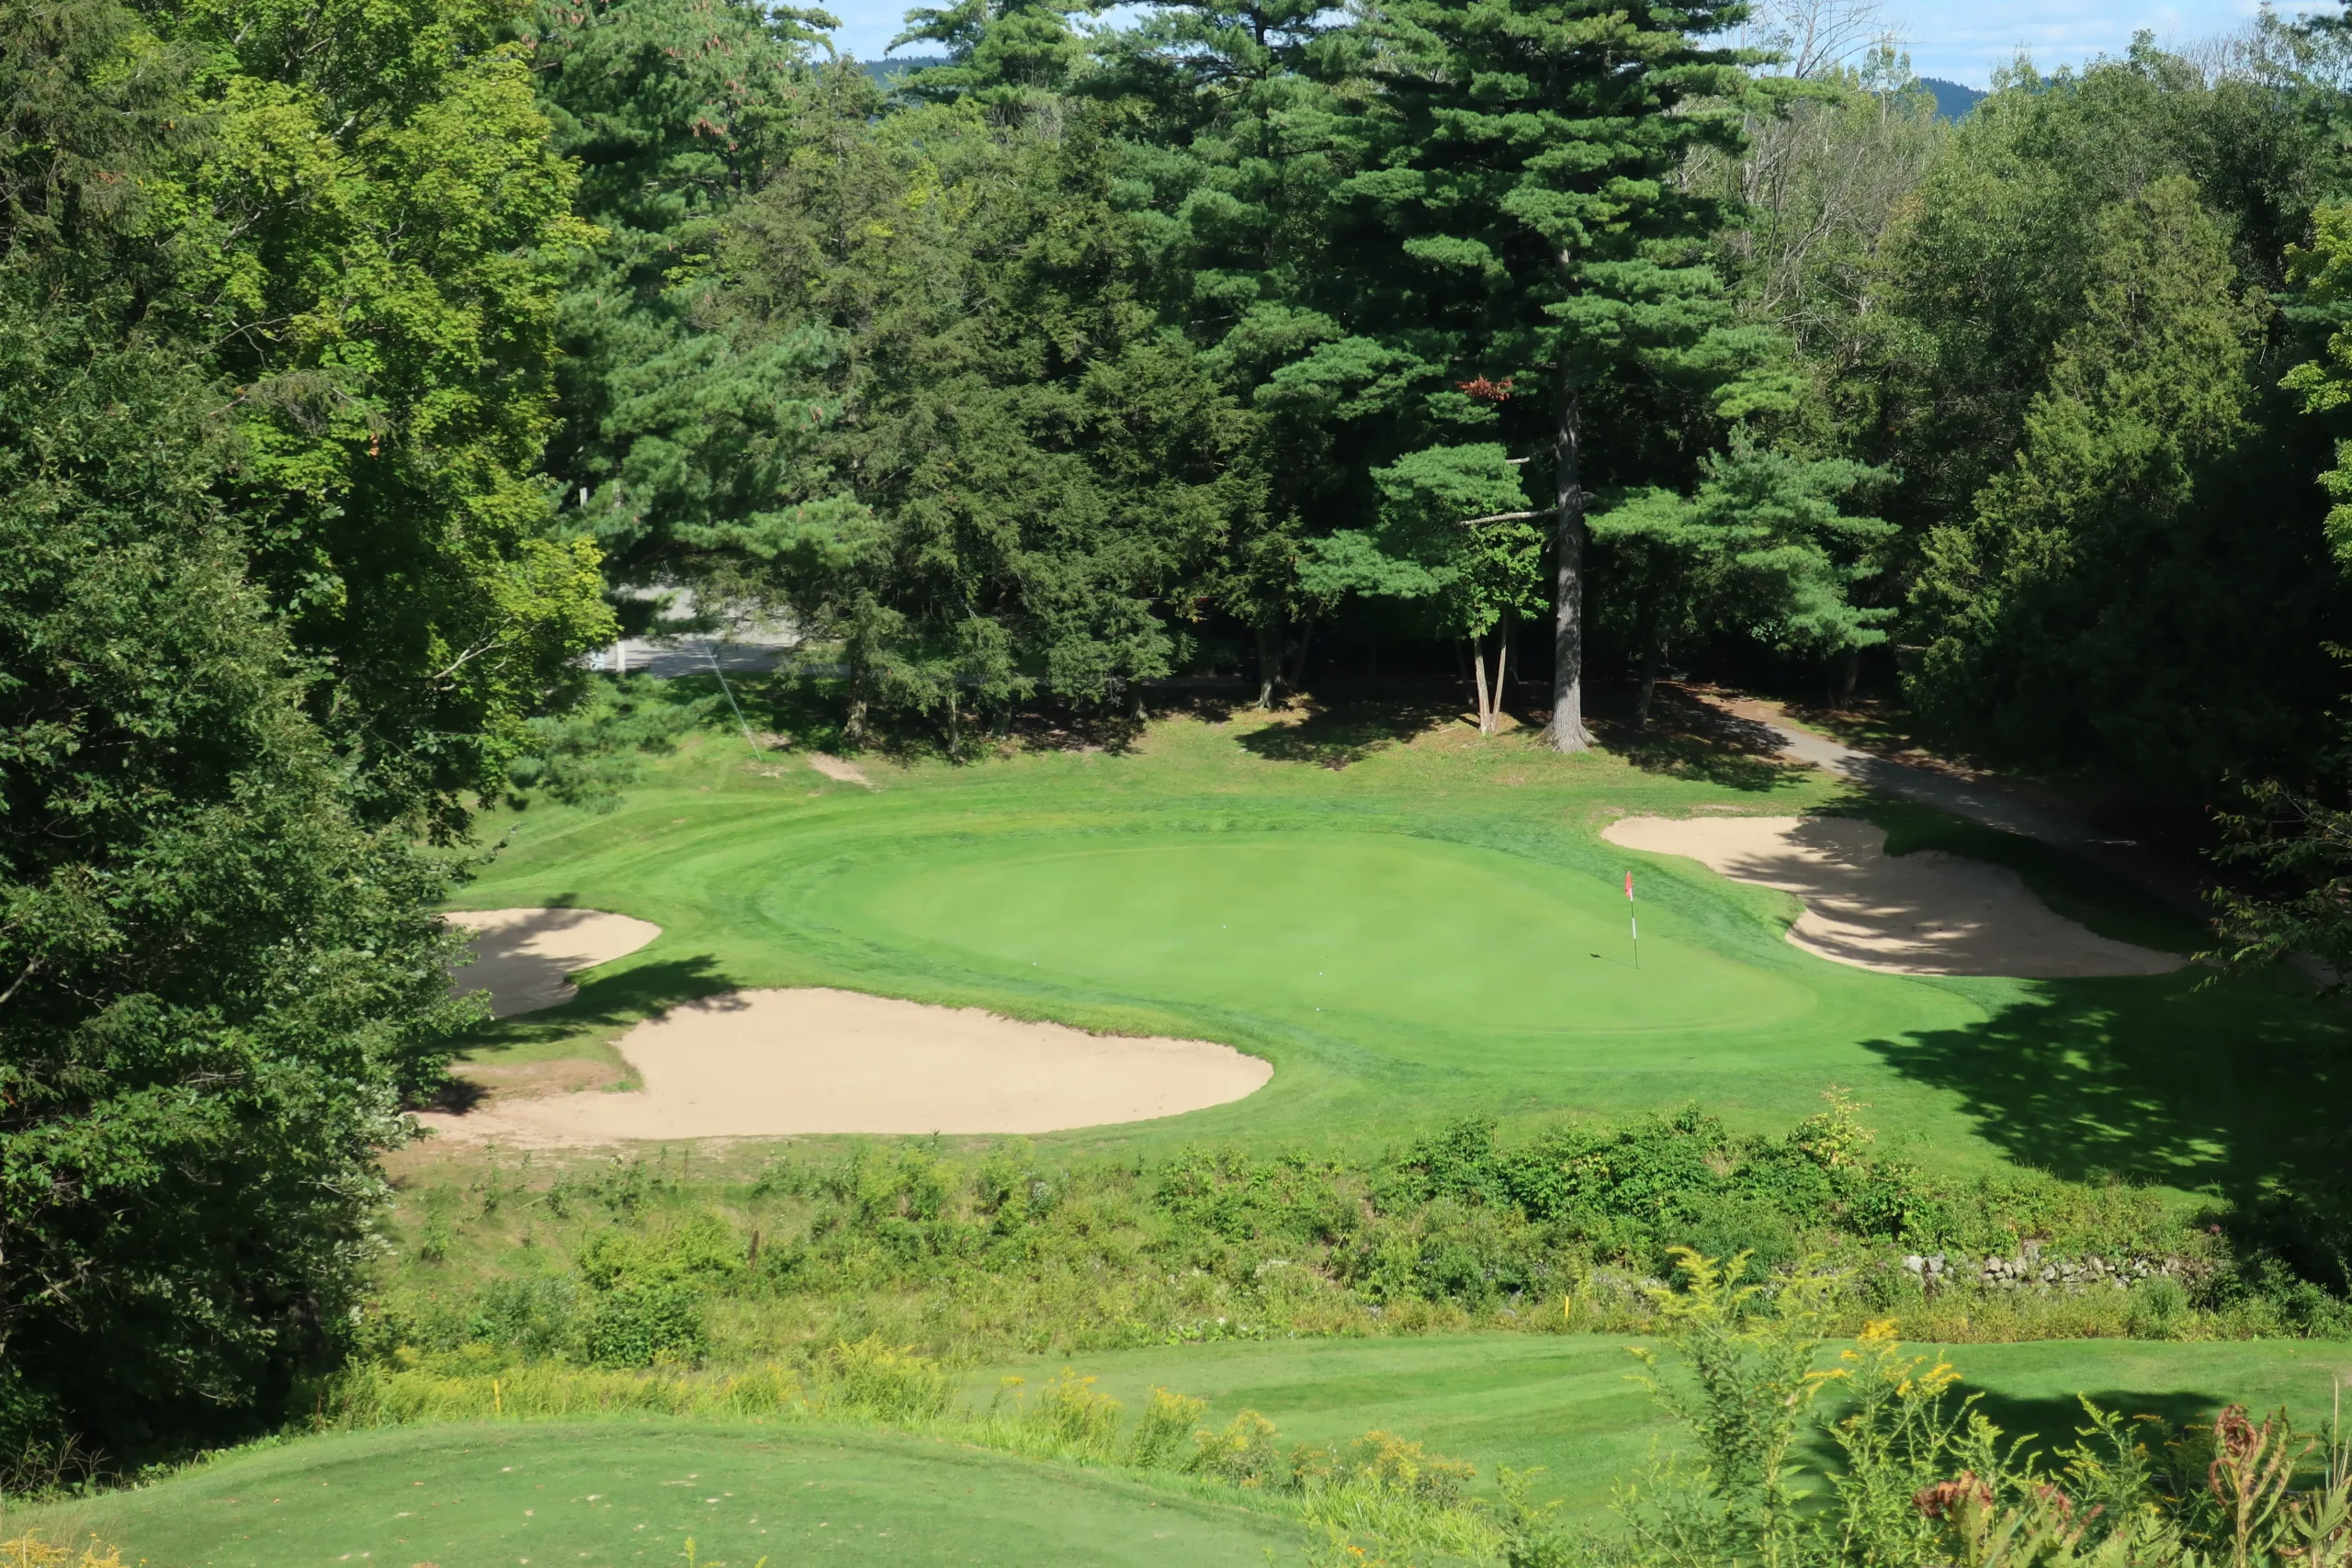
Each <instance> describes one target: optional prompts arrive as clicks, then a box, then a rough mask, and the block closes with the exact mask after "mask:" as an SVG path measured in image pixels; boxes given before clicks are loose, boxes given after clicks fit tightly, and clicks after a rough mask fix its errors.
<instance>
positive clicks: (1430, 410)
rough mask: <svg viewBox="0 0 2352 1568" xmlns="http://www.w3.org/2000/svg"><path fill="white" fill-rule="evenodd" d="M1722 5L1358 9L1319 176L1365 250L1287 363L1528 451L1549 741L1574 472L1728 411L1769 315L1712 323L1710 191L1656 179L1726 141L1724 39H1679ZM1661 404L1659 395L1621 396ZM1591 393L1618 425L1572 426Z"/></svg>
mask: <svg viewBox="0 0 2352 1568" xmlns="http://www.w3.org/2000/svg"><path fill="white" fill-rule="evenodd" d="M1737 15H1738V7H1737V6H1736V5H1732V4H1723V5H1715V4H1712V3H1705V4H1701V5H1698V6H1679V7H1668V6H1641V5H1636V6H1631V7H1628V6H1623V5H1620V4H1615V3H1604V0H1398V3H1397V4H1395V5H1391V6H1384V7H1382V8H1381V9H1380V11H1379V12H1378V13H1377V14H1376V15H1375V17H1374V18H1373V19H1372V21H1371V22H1370V23H1369V24H1368V25H1369V26H1370V27H1371V28H1372V29H1373V32H1374V39H1375V40H1376V43H1375V47H1374V52H1373V53H1372V54H1371V56H1370V57H1369V58H1370V59H1371V60H1372V62H1374V63H1373V65H1372V75H1373V78H1374V81H1375V82H1376V83H1377V84H1378V85H1379V87H1380V89H1381V91H1380V94H1379V96H1378V98H1377V99H1376V100H1375V103H1374V107H1372V108H1371V109H1370V110H1369V111H1368V113H1367V114H1366V115H1365V117H1364V118H1363V120H1362V121H1361V122H1360V123H1361V130H1360V134H1361V136H1362V138H1363V142H1364V148H1365V151H1364V153H1363V159H1364V163H1365V164H1366V167H1365V169H1364V171H1363V172H1362V173H1360V174H1357V175H1354V176H1352V177H1351V179H1350V180H1348V181H1347V182H1346V183H1345V184H1344V185H1343V186H1341V187H1340V201H1341V203H1342V210H1343V212H1346V213H1348V214H1350V215H1351V218H1352V222H1351V228H1352V229H1353V230H1354V231H1355V232H1354V233H1352V234H1345V235H1343V236H1342V238H1343V241H1345V240H1349V239H1352V240H1353V241H1354V243H1357V244H1359V245H1364V246H1366V247H1367V250H1366V252H1365V253H1364V254H1378V255H1379V257H1380V260H1381V264H1382V265H1381V266H1380V269H1379V270H1378V271H1377V272H1371V273H1367V274H1366V275H1364V276H1361V277H1360V278H1359V279H1358V288H1359V289H1360V291H1361V292H1360V296H1359V300H1358V303H1357V306H1356V321H1357V323H1358V325H1357V335H1356V337H1355V338H1353V339H1351V340H1344V341H1342V342H1340V343H1335V344H1328V345H1325V346H1324V347H1323V348H1322V349H1320V350H1318V351H1317V354H1316V355H1313V356H1311V357H1310V359H1309V360H1308V361H1307V362H1306V365H1305V366H1303V367H1300V368H1301V370H1302V375H1301V377H1300V379H1302V380H1304V379H1306V378H1307V377H1309V376H1317V377H1319V378H1322V379H1324V380H1325V381H1327V382H1332V383H1342V382H1353V383H1354V384H1355V386H1356V387H1357V388H1358V389H1360V390H1356V391H1354V392H1353V393H1352V395H1354V396H1357V397H1362V396H1364V395H1365V394H1366V392H1368V391H1372V390H1373V389H1376V388H1379V386H1380V383H1382V382H1387V383H1389V386H1388V388H1387V389H1383V390H1385V392H1386V395H1387V397H1388V400H1389V401H1390V403H1391V405H1392V406H1399V407H1402V408H1403V409H1404V410H1405V411H1406V412H1409V413H1410V414H1411V415H1413V416H1415V417H1418V418H1419V419H1421V420H1424V421H1426V422H1427V423H1428V424H1429V425H1430V427H1433V433H1442V432H1444V431H1446V430H1447V429H1448V428H1449V427H1451V428H1452V429H1453V430H1456V431H1459V432H1461V434H1469V433H1470V432H1471V431H1473V430H1476V429H1477V428H1479V427H1481V426H1489V425H1493V426H1498V427H1499V430H1500V432H1501V434H1504V436H1505V440H1506V445H1508V446H1519V447H1521V455H1522V456H1526V457H1539V456H1540V457H1546V458H1548V460H1549V468H1550V473H1549V479H1550V481H1551V491H1550V497H1551V499H1550V502H1549V504H1547V505H1544V506H1542V507H1539V508H1535V509H1532V510H1533V511H1534V512H1535V513H1537V514H1539V515H1541V516H1544V517H1545V518H1548V519H1549V520H1550V524H1551V526H1552V529H1553V571H1554V591H1553V613H1554V660H1555V662H1554V677H1553V681H1554V701H1553V709H1552V724H1551V729H1550V737H1551V739H1552V742H1553V744H1555V745H1556V746H1558V747H1559V748H1560V749H1562V750H1581V749H1582V748H1584V747H1585V746H1587V745H1589V743H1590V737H1589V733H1588V732H1587V730H1586V728H1585V727H1584V722H1583V696H1582V682H1583V668H1584V644H1585V635H1586V612H1585V570H1586V564H1585V547H1586V537H1587V528H1586V520H1585V513H1586V507H1587V502H1588V491H1589V487H1591V486H1592V485H1593V484H1594V483H1595V482H1596V479H1599V478H1603V477H1608V478H1614V479H1616V480H1617V481H1618V482H1621V483H1622V482H1632V481H1636V480H1639V479H1664V478H1668V477H1678V478H1679V475H1669V474H1667V473H1663V472H1660V471H1658V470H1660V469H1661V468H1670V467H1678V466H1679V467H1681V468H1686V469H1687V468H1689V467H1690V466H1691V465H1692V464H1694V463H1695V461H1696V458H1697V457H1698V455H1699V453H1700V452H1701V451H1703V449H1704V446H1705V445H1706V441H1705V438H1704V433H1703V431H1702V432H1701V433H1700V435H1699V439H1698V440H1697V441H1696V442H1695V444H1694V442H1693V440H1692V434H1693V433H1692V430H1691V419H1692V416H1693V415H1694V414H1695V416H1696V417H1697V420H1698V422H1699V423H1700V424H1701V425H1702V426H1703V424H1704V423H1705V421H1706V418H1707V416H1708V414H1709V412H1710V408H1709V405H1710V404H1712V405H1713V412H1719V413H1722V414H1724V415H1730V416H1736V415H1737V414H1739V413H1742V412H1751V411H1752V410H1753V409H1754V408H1755V407H1756V406H1758V397H1759V396H1760V395H1765V394H1766V392H1767V389H1765V388H1763V387H1762V386H1760V385H1758V384H1750V382H1749V381H1746V380H1743V379H1742V378H1743V375H1744V374H1746V373H1749V372H1752V371H1754V370H1755V369H1756V367H1758V366H1759V365H1765V364H1769V363H1770V361H1771V359H1772V355H1771V354H1770V349H1769V345H1768V342H1767V339H1768V337H1769V334H1765V333H1756V332H1751V331H1747V330H1745V329H1742V328H1741V327H1739V326H1738V324H1737V323H1736V322H1735V321H1733V320H1732V318H1731V316H1730V314H1729V312H1728V310H1727V309H1726V307H1725V305H1724V299H1723V291H1722V288H1721V284H1720V280H1719V278H1718V277H1717V276H1716V274H1715V273H1714V272H1713V269H1712V268H1711V267H1709V266H1708V265H1706V262H1705V257H1704V254H1703V252H1702V243H1703V242H1704V241H1705V240H1706V238H1707V237H1708V236H1709V235H1710V234H1711V233H1712V232H1713V231H1714V230H1715V229H1716V228H1717V227H1719V226H1720V224H1721V223H1722V222H1723V220H1724V217H1725V209H1724V206H1723V205H1722V204H1721V203H1719V202H1717V201H1714V200H1712V199H1709V198H1706V197H1702V196H1700V195H1698V194H1696V193H1695V192H1693V191H1692V190H1691V189H1690V188H1689V187H1688V186H1687V185H1686V184H1685V183H1684V182H1683V181H1681V180H1679V178H1678V177H1677V175H1678V173H1679V171H1680V169H1681V168H1682V167H1683V165H1684V164H1685V163H1686V162H1687V160H1688V159H1689V158H1690V157H1691V154H1692V153H1693V152H1695V151H1696V150H1698V149H1700V148H1714V149H1718V150H1724V149H1728V148H1730V147H1732V146H1733V145H1735V144H1736V140H1737V137H1738V134H1739V127H1738V120H1737V117H1736V113H1735V112H1734V110H1733V107H1732V106H1733V105H1734V104H1735V103H1736V99H1737V97H1738V96H1739V95H1740V93H1741V91H1742V86H1743V83H1744V74H1743V73H1742V70H1741V68H1740V64H1739V61H1738V57H1737V56H1736V54H1735V53H1734V52H1733V51H1729V50H1710V49H1706V48H1702V47H1701V45H1700V43H1699V42H1698V40H1699V39H1703V38H1705V37H1707V36H1708V35H1710V34H1712V33H1715V32H1718V31H1720V30H1721V29H1722V28H1724V27H1725V26H1727V25H1728V24H1729V23H1730V22H1732V21H1734V20H1735V19H1736V17H1737ZM1367 231H1369V232H1367ZM1374 233H1377V234H1378V235H1379V236H1380V237H1381V240H1382V241H1385V244H1380V248H1379V250H1378V251H1377V252H1373V251H1371V250H1370V249H1369V247H1370V246H1372V245H1374V244H1375V243H1379V242H1375V241H1374V240H1373V238H1372V235H1373V234H1374ZM1497 393H1500V394H1501V395H1500V396H1497V395H1496V394H1497ZM1539 395H1540V397H1541V400H1542V405H1543V406H1542V407H1541V408H1540V409H1539V408H1537V407H1535V406H1533V405H1534V404H1535V403H1536V402H1537V399H1538V396H1539ZM1653 400H1662V401H1660V406H1663V407H1674V408H1679V409H1681V411H1682V412H1680V413H1679V415H1669V416H1668V417H1667V418H1664V419H1659V418H1656V417H1652V418H1650V419H1648V420H1646V421H1645V419H1644V417H1643V413H1642V412H1637V411H1642V410H1643V409H1644V407H1645V402H1648V401H1653ZM1601 409H1606V410H1609V411H1610V412H1611V414H1612V415H1613V417H1614V418H1615V419H1616V421H1617V422H1618V423H1619V424H1620V425H1622V426H1623V428H1618V429H1609V428H1606V427H1604V428H1601V429H1600V430H1598V431H1595V430H1591V429H1589V428H1588V419H1589V413H1590V412H1594V411H1596V410H1601ZM1644 424H1646V426H1647V428H1643V429H1636V428H1634V427H1635V426H1638V425H1644ZM1459 438H1460V437H1459V435H1453V436H1452V437H1450V438H1444V439H1441V441H1440V442H1438V443H1437V444H1439V445H1449V444H1453V442H1454V441H1458V440H1459ZM1539 441H1541V442H1542V443H1543V445H1544V447H1545V448H1548V450H1542V451H1538V450H1531V449H1530V448H1533V447H1534V446H1535V444H1536V443H1537V442H1539Z"/></svg>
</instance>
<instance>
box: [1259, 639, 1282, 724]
mask: <svg viewBox="0 0 2352 1568" xmlns="http://www.w3.org/2000/svg"><path fill="white" fill-rule="evenodd" d="M1282 683H1283V631H1282V622H1281V621H1280V620H1279V619H1274V620H1264V621H1260V622H1259V623H1258V705H1259V706H1260V707H1261V708H1270V707H1272V706H1273V705H1274V694H1275V693H1276V692H1278V691H1280V690H1281V688H1282Z"/></svg>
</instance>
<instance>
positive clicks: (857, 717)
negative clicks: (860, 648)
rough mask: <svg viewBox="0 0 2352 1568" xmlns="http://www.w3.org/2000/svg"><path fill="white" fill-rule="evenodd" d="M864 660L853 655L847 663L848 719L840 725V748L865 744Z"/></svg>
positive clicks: (853, 747) (851, 747) (849, 748)
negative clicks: (848, 663)
mask: <svg viewBox="0 0 2352 1568" xmlns="http://www.w3.org/2000/svg"><path fill="white" fill-rule="evenodd" d="M865 679H866V677H865V660H863V659H858V658H854V657H853V658H852V659H851V660H850V665H849V719H848V721H847V722H846V723H844V724H843V725H842V750H844V751H854V750H857V749H858V748H859V747H861V746H863V745H865V705H866V694H865Z"/></svg>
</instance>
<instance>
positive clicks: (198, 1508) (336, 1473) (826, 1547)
mask: <svg viewBox="0 0 2352 1568" xmlns="http://www.w3.org/2000/svg"><path fill="white" fill-rule="evenodd" d="M7 1529H8V1532H9V1533H10V1534H11V1535H15V1534H18V1533H21V1532H23V1531H26V1530H39V1531H40V1532H42V1533H43V1534H44V1535H45V1536H46V1537H47V1539H49V1540H52V1541H62V1540H78V1539H80V1538H83V1537H85V1536H88V1535H90V1534H96V1535H97V1536H98V1537H99V1538H100V1539H101V1540H107V1541H110V1542H112V1543H114V1544H116V1545H118V1546H119V1547H121V1548H122V1550H123V1555H124V1557H125V1559H126V1560H127V1561H130V1562H144V1563H145V1564H146V1568H301V1565H307V1564H311V1563H326V1562H351V1563H360V1564H368V1568H407V1565H408V1564H411V1563H422V1562H431V1563H435V1564H437V1565H439V1568H484V1565H487V1564H493V1563H497V1564H514V1565H515V1568H522V1565H525V1564H529V1563H533V1562H537V1563H538V1564H540V1565H541V1568H566V1565H571V1568H606V1565H609V1564H619V1563H643V1564H649V1565H650V1564H665V1565H667V1564H682V1563H685V1562H688V1559H687V1557H686V1555H685V1549H686V1542H687V1541H688V1540H692V1541H693V1542H694V1549H695V1555H694V1558H693V1560H692V1561H693V1562H695V1563H697V1564H699V1565H700V1568H754V1564H756V1563H758V1562H763V1561H764V1562H768V1563H770V1564H772V1565H775V1568H783V1565H786V1564H793V1563H803V1562H841V1563H876V1564H882V1563H887V1564H890V1565H891V1568H901V1565H920V1568H932V1565H937V1568H950V1565H954V1568H969V1565H972V1564H978V1565H980V1568H1027V1565H1029V1564H1032V1563H1038V1562H1054V1563H1069V1564H1073V1565H1086V1568H1129V1565H1132V1568H1145V1565H1147V1564H1149V1565H1153V1568H1158V1565H1159V1564H1201V1565H1203V1568H1208V1565H1211V1564H1216V1565H1218V1568H1225V1565H1230V1564H1239V1563H1251V1562H1263V1561H1264V1554H1265V1552H1266V1551H1267V1550H1268V1549H1269V1548H1272V1549H1274V1550H1276V1551H1280V1552H1281V1553H1282V1554H1283V1555H1284V1556H1288V1555H1291V1554H1292V1551H1293V1550H1294V1547H1295V1542H1296V1541H1298V1540H1300V1539H1301V1537H1300V1533H1299V1531H1298V1529H1296V1528H1295V1527H1293V1526H1290V1525H1287V1524H1285V1523H1283V1521H1281V1520H1278V1519H1272V1518H1269V1517H1265V1516H1264V1515H1262V1514H1253V1513H1250V1512H1248V1511H1246V1510H1243V1509H1240V1508H1238V1507H1228V1506H1220V1505H1218V1504H1216V1503H1209V1502H1200V1501H1195V1500H1193V1499H1191V1498H1188V1497H1184V1496H1182V1495H1172V1494H1170V1493H1167V1492H1163V1491H1158V1490H1154V1489H1152V1488H1150V1487H1147V1486H1143V1485H1139V1484H1137V1483H1133V1482H1129V1481H1125V1480H1123V1479H1121V1478H1118V1477H1116V1476H1111V1475H1104V1474H1100V1473H1094V1472H1086V1471H1082V1470H1077V1469H1073V1468H1070V1467H1067V1466H1058V1465H1050V1464H1041V1463H1036V1462H1034V1461H1026V1460H1019V1459H1012V1458H1008V1457H1005V1456H1002V1455H999V1454H990V1453H983V1452H980V1451H978V1450H972V1449H968V1448H964V1447H961V1446H958V1445H955V1444H950V1443H944V1442H931V1441H924V1440H922V1439H918V1438H903V1437H897V1436H894V1435H891V1434H888V1433H878V1432H877V1433H864V1432H844V1431H835V1430H830V1429H829V1430H825V1431H821V1432H818V1431H808V1430H797V1429H795V1428H793V1427H723V1426H703V1425H698V1424H686V1423H673V1424H660V1423H651V1422H645V1423H631V1422H621V1421H613V1422H599V1423H583V1424H567V1425H548V1426H536V1425H535V1426H487V1425H482V1426H477V1425H461V1426H448V1427H408V1428H403V1429H401V1430H397V1431H389V1432H368V1433H359V1434H351V1435H336V1436H330V1437H317V1438H297V1439H295V1440H293V1441H291V1442H288V1443H286V1444H284V1445H282V1446H278V1447H274V1448H270V1449H266V1450H261V1451H258V1452H252V1453H245V1454H239V1455H233V1456H232V1457H230V1458H228V1459H225V1460H222V1461H218V1462H216V1463H213V1464H209V1465H206V1466H202V1467H200V1468H198V1469H196V1470H193V1471H190V1472H186V1473H183V1474H181V1475H177V1476H174V1477H172V1478H170V1479H167V1480H165V1481H163V1482H161V1483H157V1484H155V1485H153V1486H148V1487H144V1488H141V1489H140V1490H138V1491H135V1492H128V1493H118V1494H115V1495H110V1496H106V1497H102V1498H96V1499H92V1500H90V1501H87V1502H79V1503H73V1504H65V1505H57V1506H50V1507H46V1508H35V1509H28V1510H24V1511H21V1512H16V1511H12V1512H11V1514H10V1516H9V1518H8V1525H7Z"/></svg>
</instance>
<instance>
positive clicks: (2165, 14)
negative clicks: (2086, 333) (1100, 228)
mask: <svg viewBox="0 0 2352 1568" xmlns="http://www.w3.org/2000/svg"><path fill="white" fill-rule="evenodd" d="M932 3H936V0H932ZM829 8H830V9H831V11H832V12H833V14H834V15H836V16H838V17H841V19H842V30H841V33H840V37H839V41H840V44H841V47H842V49H844V50H846V51H848V52H850V53H852V54H854V55H856V56H857V57H858V58H859V59H861V60H870V59H873V58H875V57H876V56H877V55H879V54H880V53H881V52H882V51H883V49H884V47H885V46H887V45H888V43H889V41H890V39H892V38H893V37H894V36H896V34H897V33H898V31H899V18H900V17H902V16H903V15H904V14H905V11H906V0H832V4H831V6H830V7H829ZM2281 8H2282V9H2291V8H2296V7H2295V6H2292V5H2289V6H2281ZM2255 11H2256V0H1961V3H1955V0H1888V3H1887V6H1886V19H1887V22H1888V24H1889V25H1890V26H1892V27H1893V28H1894V30H1895V31H1896V32H1897V33H1898V34H1900V35H1901V36H1902V38H1903V39H1904V40H1905V43H1906V44H1907V45H1908V46H1909V48H1910V51H1911V64H1912V68H1913V69H1914V70H1916V71H1917V72H1918V73H1920V74H1921V75H1923V76H1941V77H1944V78H1946V79H1947V80H1950V81H1954V82H1964V83H1966V84H1968V85H1970V86H1973V87H1982V86H1985V85H1988V84H1989V83H1990V82H1991V80H1992V76H1993V72H1994V69H1995V68H1996V66H1999V65H2003V64H2006V63H2007V62H2008V61H2009V59H2010V58H2011V57H2012V56H2014V55H2015V54H2016V53H2017V51H2018V49H2019V48H2020V47H2022V48H2024V49H2025V50H2026V51H2029V52H2030V53H2031V54H2032V56H2033V58H2034V62H2035V63H2036V64H2038V65H2040V66H2041V67H2042V68H2043V69H2045V70H2047V69H2050V68H2052V67H2055V66H2059V65H2073V64H2079V63H2080V62H2083V61H2086V60H2088V59H2089V58H2090V57H2091V56H2093V55H2095V54H2101V53H2106V54H2115V53H2120V52H2121V51H2122V50H2123V49H2124V48H2125V47H2126V46H2127V45H2129V44H2130V43H2131V35H2132V34H2133V33H2134V32H2136V31H2138V30H2140V29H2141V28H2146V29H2148V30H2149V31H2152V32H2154V34H2155V35H2156V38H2157V39H2158V40H2159V41H2163V40H2165V39H2175V40H2178V41H2181V42H2187V41H2189V40H2191V39H2200V38H2206V37H2210V36H2211V35H2212V34H2214V33H2219V32H2226V31H2229V30H2232V29H2233V28H2237V27H2239V26H2242V25H2243V24H2244V23H2245V20H2246V19H2247V18H2248V17H2252V16H2253V15H2254V13H2255Z"/></svg>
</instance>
